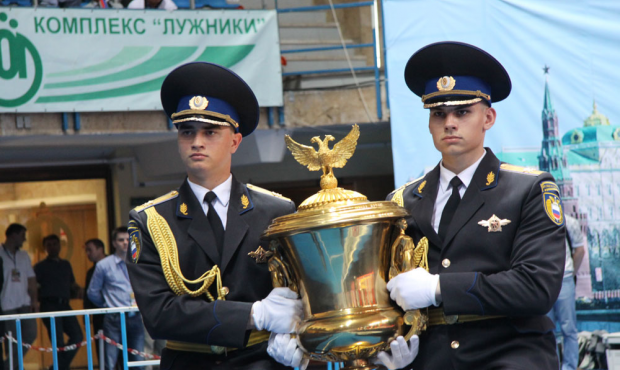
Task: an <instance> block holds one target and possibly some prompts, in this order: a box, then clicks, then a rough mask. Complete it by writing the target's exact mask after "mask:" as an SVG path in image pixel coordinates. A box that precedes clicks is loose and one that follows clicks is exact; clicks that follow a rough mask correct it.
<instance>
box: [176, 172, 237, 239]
mask: <svg viewBox="0 0 620 370" xmlns="http://www.w3.org/2000/svg"><path fill="white" fill-rule="evenodd" d="M187 183H188V184H189V187H190V188H192V191H193V192H194V195H195V196H196V199H198V202H200V204H201V205H202V210H203V211H204V212H205V216H206V215H207V212H209V204H208V203H207V202H206V201H205V195H207V193H208V192H210V191H212V192H214V193H215V195H217V199H215V200H213V204H214V207H215V211H216V212H217V215H218V216H220V220H222V226H223V227H224V230H226V220H227V214H228V203H229V202H230V189H231V187H232V174H231V175H230V176H228V179H227V180H226V181H224V182H223V183H221V184H219V185H218V186H216V187H215V189H213V190H209V189H207V188H205V187H202V186H200V185H198V184H194V183H193V182H191V181H189V179H187Z"/></svg>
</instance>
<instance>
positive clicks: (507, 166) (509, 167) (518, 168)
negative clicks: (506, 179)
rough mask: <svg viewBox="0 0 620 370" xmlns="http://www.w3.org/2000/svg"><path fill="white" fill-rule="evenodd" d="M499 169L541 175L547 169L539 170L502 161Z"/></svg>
mask: <svg viewBox="0 0 620 370" xmlns="http://www.w3.org/2000/svg"><path fill="white" fill-rule="evenodd" d="M499 169H500V170H503V171H508V172H515V173H523V174H525V175H530V176H540V175H541V174H543V173H545V171H538V170H533V169H531V168H527V167H521V166H515V165H514V164H510V163H502V164H501V166H499Z"/></svg>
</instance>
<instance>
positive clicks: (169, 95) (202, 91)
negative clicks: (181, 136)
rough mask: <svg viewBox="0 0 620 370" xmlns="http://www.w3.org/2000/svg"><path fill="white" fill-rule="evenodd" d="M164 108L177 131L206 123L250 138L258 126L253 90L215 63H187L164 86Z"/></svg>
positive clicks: (162, 101)
mask: <svg viewBox="0 0 620 370" xmlns="http://www.w3.org/2000/svg"><path fill="white" fill-rule="evenodd" d="M161 104H162V105H163V107H164V111H165V112H166V114H167V115H168V117H170V119H171V120H172V123H174V124H175V125H176V126H177V127H178V125H179V124H180V123H183V122H204V123H209V124H213V125H220V126H230V127H232V128H233V129H234V130H235V132H239V133H241V135H243V136H247V135H249V134H251V133H252V132H253V131H254V129H256V126H257V125H258V118H259V108H258V101H257V100H256V96H255V95H254V92H252V89H250V87H249V86H248V84H247V83H246V82H245V81H243V79H242V78H241V77H239V76H238V75H237V74H236V73H235V72H233V71H231V70H230V69H228V68H225V67H222V66H220V65H217V64H213V63H204V62H196V63H188V64H184V65H182V66H180V67H178V68H176V69H175V70H173V71H172V72H170V74H169V75H168V76H167V77H166V79H165V80H164V82H163V84H162V86H161Z"/></svg>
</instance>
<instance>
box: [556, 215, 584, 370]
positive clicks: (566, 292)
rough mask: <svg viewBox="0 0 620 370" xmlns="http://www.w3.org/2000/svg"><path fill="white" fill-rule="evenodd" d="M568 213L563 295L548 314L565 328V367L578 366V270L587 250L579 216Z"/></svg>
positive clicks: (563, 330) (571, 368) (563, 334)
mask: <svg viewBox="0 0 620 370" xmlns="http://www.w3.org/2000/svg"><path fill="white" fill-rule="evenodd" d="M565 217H566V264H565V265H564V278H563V279H562V289H561V290H560V296H559V297H558V300H557V301H556V302H555V304H554V305H553V308H552V309H551V311H549V313H548V314H547V315H548V316H549V318H550V319H551V320H553V321H554V322H556V321H557V322H558V323H559V324H560V330H561V331H562V342H563V344H564V351H563V352H562V370H575V369H577V362H578V361H579V344H578V343H577V311H576V309H575V274H576V273H577V270H578V269H579V266H581V261H583V256H584V254H585V248H584V247H583V245H584V236H583V233H582V232H581V226H580V225H579V220H577V219H576V218H574V217H572V216H569V215H565Z"/></svg>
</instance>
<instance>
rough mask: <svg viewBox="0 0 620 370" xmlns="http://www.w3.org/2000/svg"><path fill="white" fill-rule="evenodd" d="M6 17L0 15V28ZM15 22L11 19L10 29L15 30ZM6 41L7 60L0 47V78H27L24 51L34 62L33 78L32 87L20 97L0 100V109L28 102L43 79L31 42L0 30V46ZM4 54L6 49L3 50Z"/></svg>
mask: <svg viewBox="0 0 620 370" xmlns="http://www.w3.org/2000/svg"><path fill="white" fill-rule="evenodd" d="M7 19H8V16H7V15H6V13H0V27H1V26H2V23H3V22H6V21H7ZM17 25H18V23H17V21H16V20H15V19H11V20H10V21H9V26H10V27H11V28H12V29H16V28H17ZM4 40H6V41H7V42H6V44H7V45H8V48H7V49H8V53H9V56H8V58H7V57H6V55H2V54H3V52H2V50H3V49H2V48H1V47H0V78H1V79H4V80H11V79H13V78H14V77H15V76H18V78H19V79H27V78H28V65H27V64H26V51H28V52H29V53H30V56H31V57H32V60H33V62H34V78H32V85H30V88H28V91H26V92H25V93H24V94H23V95H22V96H20V97H18V98H14V99H2V98H0V107H7V108H11V107H17V106H19V105H22V104H24V103H26V102H28V101H29V100H30V99H32V97H33V96H34V95H35V94H36V93H37V91H38V90H39V87H41V80H42V79H43V64H42V63H41V56H40V55H39V52H38V51H37V49H36V48H35V47H34V45H33V44H32V42H30V40H28V39H27V38H26V37H25V36H24V35H22V34H21V33H19V32H15V33H13V32H12V31H11V30H8V29H0V45H1V44H2V41H4ZM5 52H6V49H5ZM6 60H8V61H9V63H8V68H5V64H6Z"/></svg>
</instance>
